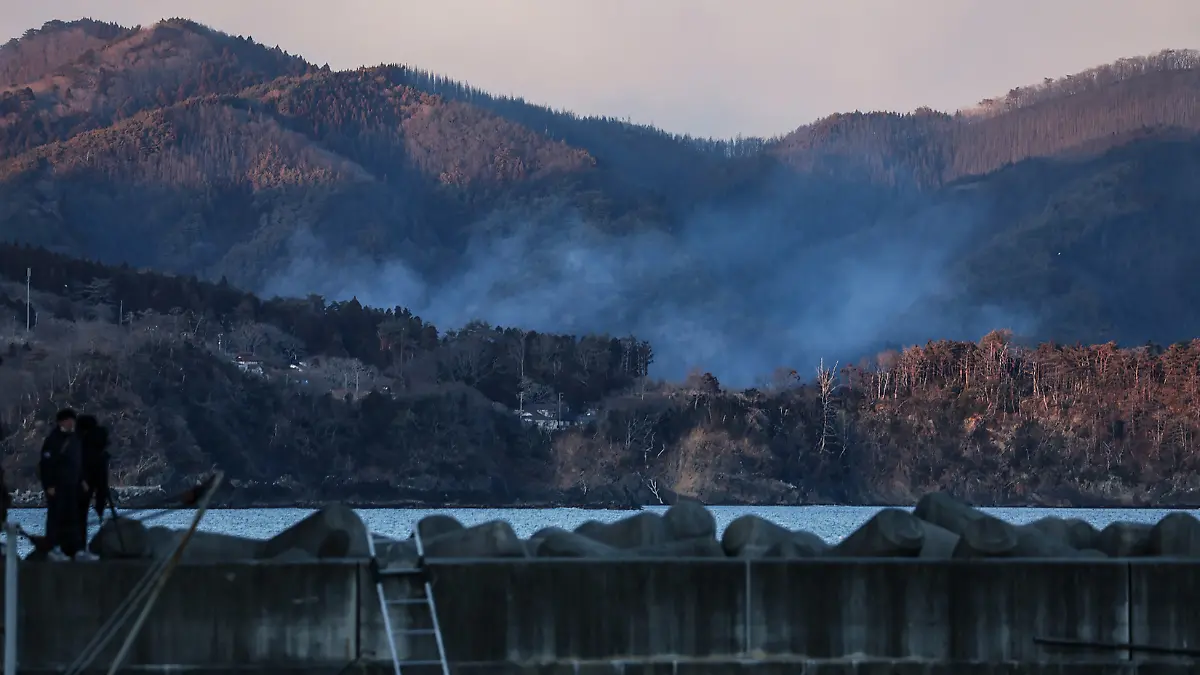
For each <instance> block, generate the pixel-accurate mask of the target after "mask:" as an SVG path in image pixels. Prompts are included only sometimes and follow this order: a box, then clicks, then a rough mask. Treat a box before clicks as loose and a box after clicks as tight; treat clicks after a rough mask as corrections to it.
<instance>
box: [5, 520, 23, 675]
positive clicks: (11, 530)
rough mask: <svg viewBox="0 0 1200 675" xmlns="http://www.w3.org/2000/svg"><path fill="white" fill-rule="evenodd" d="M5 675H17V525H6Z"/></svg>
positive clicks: (10, 523)
mask: <svg viewBox="0 0 1200 675" xmlns="http://www.w3.org/2000/svg"><path fill="white" fill-rule="evenodd" d="M4 536H5V539H6V541H5V542H4V548H5V551H4V553H5V555H4V675H17V622H18V621H19V619H18V618H17V562H18V561H19V560H20V558H19V556H18V553H17V525H16V523H12V522H5V523H4Z"/></svg>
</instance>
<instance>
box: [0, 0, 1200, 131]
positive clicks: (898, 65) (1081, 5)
mask: <svg viewBox="0 0 1200 675" xmlns="http://www.w3.org/2000/svg"><path fill="white" fill-rule="evenodd" d="M7 5H9V6H6V7H5V9H4V12H2V13H0V39H3V38H5V37H10V36H19V35H20V34H21V33H23V32H24V31H25V30H26V29H28V28H30V27H33V26H40V25H42V24H43V23H44V22H46V21H49V20H52V19H61V20H69V19H73V18H76V17H81V16H95V17H96V18H98V19H102V20H105V21H115V22H117V23H121V24H124V25H132V24H139V23H140V24H143V25H148V24H150V23H153V22H154V21H157V20H158V19H160V18H163V17H168V16H186V17H190V18H192V19H195V20H197V21H200V22H202V23H206V24H209V25H213V26H217V27H219V28H221V29H222V30H225V31H228V32H230V33H234V34H238V33H240V34H243V35H252V36H253V37H254V38H255V39H256V40H258V41H260V42H264V43H266V44H269V45H275V44H278V45H281V46H283V47H284V48H285V49H288V50H289V51H291V52H292V53H299V54H302V55H304V57H305V58H307V59H309V60H310V61H314V62H316V63H318V64H321V63H325V62H328V63H329V64H330V66H331V67H333V68H353V67H357V66H360V65H370V64H376V63H382V62H395V61H400V62H405V63H410V64H413V65H417V66H420V67H424V68H429V69H432V70H435V71H437V72H439V73H444V74H446V75H449V76H451V77H454V78H456V79H459V80H464V81H467V82H470V83H471V84H472V85H474V86H476V87H480V88H482V89H484V90H488V91H492V92H497V93H513V94H516V95H520V96H524V97H525V98H527V99H529V100H531V101H538V102H546V103H550V104H552V105H554V106H555V107H562V108H566V109H569V110H573V111H575V112H578V113H580V114H598V115H612V116H617V117H622V118H623V117H626V116H628V117H630V118H631V119H632V121H635V122H640V123H652V124H654V125H656V126H659V127H662V128H665V129H667V130H668V131H674V132H686V133H691V134H694V135H700V136H709V135H712V136H722V137H731V136H734V135H736V134H739V133H741V134H746V135H762V136H770V135H775V134H780V133H784V132H787V131H790V130H791V129H793V128H795V127H796V126H797V125H799V124H803V123H806V122H808V121H811V120H813V119H816V118H818V117H821V116H823V115H826V114H828V113H829V112H830V111H834V110H856V109H858V110H901V111H905V110H912V109H914V108H917V107H919V106H933V107H935V108H939V109H949V110H953V109H956V108H958V107H961V106H969V105H971V104H972V103H974V102H975V101H978V100H979V99H982V98H984V97H988V96H994V95H997V94H1003V93H1004V92H1005V91H1007V90H1008V89H1009V88H1010V87H1012V86H1016V85H1018V84H1022V83H1034V82H1038V81H1041V80H1042V78H1044V77H1057V76H1060V75H1065V74H1067V73H1073V72H1077V71H1080V70H1083V69H1085V68H1088V67H1091V66H1093V65H1095V64H1098V63H1104V62H1108V61H1112V60H1114V59H1116V58H1120V57H1124V56H1128V55H1131V54H1146V53H1151V52H1155V51H1158V50H1160V49H1163V48H1172V47H1174V48H1186V47H1193V46H1196V45H1197V44H1198V43H1200V3H1197V2H1194V1H1193V0H1142V1H1141V2H1128V1H1126V0H1056V1H1055V2H1049V3H1048V2H1039V1H1037V0H1012V1H1011V2H1005V3H964V2H960V1H958V0H914V1H913V2H907V3H885V2H882V1H881V0H845V1H844V2H839V3H822V2H815V1H812V0H796V1H794V2H783V1H782V0H775V1H772V0H744V1H743V2H737V3H731V2H725V1H720V2H718V1H716V0H656V1H655V2H653V3H647V2H638V1H635V0H609V1H607V2H585V1H582V0H505V1H496V2H487V3H481V2H477V1H476V0H441V1H440V2H402V3H380V2H375V1H374V0H344V1H342V2H338V3H336V4H333V3H330V2H325V1H321V0H294V1H292V2H287V3H284V2H281V1H278V0H256V1H255V2H253V3H245V2H238V1H236V0H205V1H204V2H200V1H199V0H106V1H105V2H104V3H103V4H102V9H101V5H100V4H99V3H95V2H90V1H88V0H46V1H44V2H36V3H33V2H29V3H22V2H11V3H7ZM518 46H519V47H518ZM714 90H715V91H719V92H720V95H719V96H714V95H713V92H714Z"/></svg>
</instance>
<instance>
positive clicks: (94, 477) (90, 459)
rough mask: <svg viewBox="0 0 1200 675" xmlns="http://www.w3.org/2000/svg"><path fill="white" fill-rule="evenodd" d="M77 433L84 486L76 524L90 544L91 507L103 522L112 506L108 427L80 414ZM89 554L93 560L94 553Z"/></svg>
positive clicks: (77, 421) (93, 417)
mask: <svg viewBox="0 0 1200 675" xmlns="http://www.w3.org/2000/svg"><path fill="white" fill-rule="evenodd" d="M75 433H76V434H78V436H79V446H80V449H81V451H82V458H81V462H82V469H83V485H82V486H81V487H82V490H81V491H80V497H79V503H78V504H77V505H76V508H77V509H78V515H77V520H76V521H75V522H76V525H77V526H78V527H80V528H82V532H83V538H84V540H85V541H86V539H87V520H88V508H89V507H92V508H95V510H96V515H97V516H99V517H100V519H101V520H103V519H104V509H105V508H106V507H107V506H108V500H109V492H108V459H109V455H108V428H107V427H103V426H100V422H99V421H98V420H97V419H96V417H95V415H80V416H79V419H78V420H76V421H75ZM86 555H88V556H89V557H90V554H86Z"/></svg>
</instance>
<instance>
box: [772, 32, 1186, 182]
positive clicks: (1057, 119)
mask: <svg viewBox="0 0 1200 675" xmlns="http://www.w3.org/2000/svg"><path fill="white" fill-rule="evenodd" d="M1156 128H1169V129H1186V130H1189V131H1200V51H1194V50H1167V51H1163V52H1159V53H1157V54H1154V55H1152V56H1147V57H1139V58H1127V59H1122V60H1120V61H1117V62H1116V63H1113V64H1109V65H1105V66H1100V67H1097V68H1093V69H1091V70H1088V71H1085V72H1083V73H1078V74H1075V75H1069V76H1066V77H1063V78H1059V79H1051V78H1047V79H1046V81H1045V82H1043V83H1041V84H1039V85H1034V86H1028V87H1017V88H1015V89H1012V90H1011V91H1010V92H1009V93H1008V94H1007V95H1006V96H1004V97H997V98H995V99H987V100H984V101H982V102H981V103H980V105H979V106H978V107H977V108H974V109H970V110H967V111H960V112H958V113H957V114H953V115H952V114H947V113H941V112H935V111H933V110H929V109H922V110H918V111H916V112H913V113H909V114H897V113H859V112H856V113H851V114H836V115H832V116H830V117H828V118H825V119H823V120H820V121H818V122H816V123H814V124H811V125H807V126H803V127H800V128H799V129H797V130H796V131H794V132H792V133H790V134H788V135H786V136H784V137H783V138H782V139H780V140H779V141H778V142H776V143H773V144H771V145H770V146H769V147H770V149H771V150H772V151H773V152H776V153H778V154H779V155H780V156H781V157H783V158H784V161H786V162H788V163H789V164H791V165H793V166H796V167H798V168H802V169H806V170H819V169H820V168H821V167H830V166H832V167H835V168H836V167H839V166H840V165H846V166H848V167H850V168H851V169H857V170H859V171H861V172H863V173H865V174H866V175H868V176H869V177H870V178H871V179H872V180H878V181H884V182H889V183H899V184H915V185H918V186H922V187H939V186H941V185H944V184H946V183H949V182H953V181H955V180H958V179H960V178H963V177H967V176H977V175H984V174H987V173H990V172H992V171H995V170H997V169H1000V168H1002V167H1004V166H1006V165H1008V164H1012V163H1015V162H1020V161H1022V160H1026V159H1031V158H1038V157H1052V156H1055V155H1059V154H1063V153H1067V152H1070V151H1072V150H1076V149H1079V148H1084V149H1087V150H1088V151H1089V152H1098V151H1103V150H1107V149H1108V148H1111V147H1116V146H1118V145H1121V144H1122V143H1124V142H1125V141H1126V140H1127V137H1128V135H1129V134H1130V133H1131V132H1137V131H1140V130H1144V129H1156Z"/></svg>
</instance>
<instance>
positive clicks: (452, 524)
mask: <svg viewBox="0 0 1200 675" xmlns="http://www.w3.org/2000/svg"><path fill="white" fill-rule="evenodd" d="M466 528H467V526H466V525H463V524H462V523H460V522H458V519H457V518H455V517H454V516H448V515H446V514H444V513H434V514H431V515H428V516H425V517H424V518H422V519H421V520H420V521H419V522H418V523H417V533H418V534H420V535H421V541H423V542H425V541H429V540H430V539H433V538H435V537H440V536H442V535H443V534H449V533H451V532H459V531H461V530H465V529H466Z"/></svg>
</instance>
